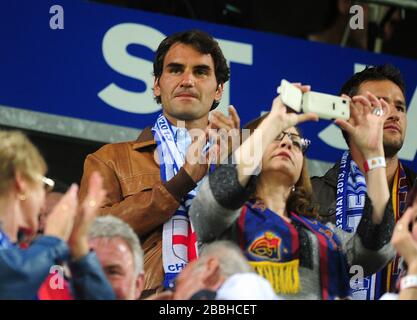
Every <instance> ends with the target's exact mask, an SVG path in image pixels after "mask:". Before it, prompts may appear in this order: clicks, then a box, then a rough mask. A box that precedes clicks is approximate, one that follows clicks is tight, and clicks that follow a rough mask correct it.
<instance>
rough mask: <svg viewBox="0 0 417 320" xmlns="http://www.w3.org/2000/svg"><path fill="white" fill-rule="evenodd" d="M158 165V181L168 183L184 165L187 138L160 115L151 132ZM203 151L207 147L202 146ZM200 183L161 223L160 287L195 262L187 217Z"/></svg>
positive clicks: (184, 132) (194, 239)
mask: <svg viewBox="0 0 417 320" xmlns="http://www.w3.org/2000/svg"><path fill="white" fill-rule="evenodd" d="M152 133H153V135H154V139H155V141H156V143H157V151H158V156H159V161H160V170H161V180H162V181H164V182H165V181H169V180H170V179H172V178H173V177H174V176H175V175H176V174H177V173H178V171H179V170H180V169H181V167H182V166H183V165H184V161H185V156H186V152H187V149H188V147H189V146H190V144H191V137H190V134H189V133H188V131H187V130H186V129H185V128H178V127H175V126H173V125H171V124H170V123H169V121H168V120H167V119H166V118H165V116H164V115H163V114H160V115H159V117H158V119H157V121H156V123H155V125H154V126H153V128H152ZM206 149H207V146H206ZM199 186H200V183H198V184H197V187H196V188H195V189H194V190H191V191H190V192H189V193H188V194H187V195H186V196H185V197H184V198H183V199H181V202H180V206H179V208H178V209H177V211H176V212H175V213H174V215H173V216H172V217H171V219H169V220H168V221H167V222H165V223H164V226H163V232H162V263H163V267H164V272H165V278H164V287H165V288H169V287H170V286H171V284H172V282H173V280H174V279H175V278H176V276H177V275H178V274H179V273H180V272H181V270H182V269H183V268H184V267H185V266H186V264H187V263H188V262H190V261H192V260H194V259H196V258H197V243H196V234H195V231H194V228H193V226H192V224H191V221H190V219H189V217H188V210H189V208H190V206H191V201H192V200H193V199H194V197H195V195H196V192H197V190H198V189H199Z"/></svg>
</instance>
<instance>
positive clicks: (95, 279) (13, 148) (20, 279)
mask: <svg viewBox="0 0 417 320" xmlns="http://www.w3.org/2000/svg"><path fill="white" fill-rule="evenodd" d="M46 170H47V167H46V163H45V161H44V159H43V158H42V156H41V155H40V154H39V152H38V150H37V149H36V147H35V146H34V145H33V144H32V143H31V142H30V141H29V140H28V139H27V138H26V137H25V136H24V135H23V134H22V133H20V132H18V131H0V299H36V298H37V293H38V290H39V288H40V286H41V284H42V283H43V282H44V281H45V280H46V278H47V276H48V275H49V274H50V270H51V267H53V266H54V265H57V264H59V263H61V262H65V261H68V262H69V267H70V269H71V273H72V276H73V278H72V281H71V287H72V290H73V295H74V297H75V298H79V299H113V298H114V294H113V291H112V289H111V287H110V285H109V284H108V283H107V280H106V278H105V276H104V274H103V272H102V270H101V268H100V267H99V263H98V261H97V259H96V257H95V255H94V254H93V253H89V248H88V242H87V233H88V230H89V227H90V225H91V223H92V220H93V219H94V217H95V212H96V208H97V206H98V205H100V203H101V202H102V200H103V198H104V196H105V191H104V190H103V188H102V178H101V177H100V176H99V175H98V174H94V175H93V176H92V177H91V179H90V185H89V193H88V196H87V198H86V200H85V201H84V202H83V203H82V204H81V205H80V206H78V200H77V191H78V188H77V186H76V185H75V184H74V185H72V186H71V188H70V189H69V191H68V192H67V193H66V194H65V195H64V197H63V198H62V199H61V201H59V203H58V204H57V205H56V207H55V208H54V209H53V211H52V212H51V214H50V215H49V216H48V217H47V220H46V226H45V230H44V235H43V236H40V237H38V238H37V239H36V240H35V241H34V242H33V243H32V244H31V245H30V246H29V248H27V249H25V250H22V249H20V248H18V247H17V246H16V245H15V243H16V241H17V234H18V231H19V228H25V229H26V230H29V231H31V232H33V233H35V232H36V231H37V229H38V222H39V213H40V210H41V207H42V206H43V205H44V201H45V193H46V192H47V189H48V188H51V187H52V186H53V181H52V180H50V179H48V178H46V177H45V173H46Z"/></svg>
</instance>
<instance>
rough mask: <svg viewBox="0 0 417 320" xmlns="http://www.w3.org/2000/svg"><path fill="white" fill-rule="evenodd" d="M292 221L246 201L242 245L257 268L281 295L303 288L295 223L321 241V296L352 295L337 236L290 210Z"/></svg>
mask: <svg viewBox="0 0 417 320" xmlns="http://www.w3.org/2000/svg"><path fill="white" fill-rule="evenodd" d="M289 218H290V219H291V223H289V222H287V221H286V220H284V219H283V218H282V217H280V216H279V215H278V214H276V213H274V212H272V211H271V210H270V209H268V208H266V207H264V206H262V205H259V203H252V202H247V203H246V205H245V206H244V207H243V210H242V212H241V215H240V218H239V221H238V224H239V226H238V229H239V238H240V246H241V248H242V250H243V252H244V253H245V256H246V258H247V259H248V260H249V261H250V263H251V265H252V266H253V267H254V268H255V270H256V271H257V272H258V273H259V274H261V275H262V276H264V277H265V278H266V279H267V280H268V281H269V282H270V283H271V285H272V287H273V288H274V290H275V291H276V292H277V293H278V294H279V293H283V294H296V293H298V292H299V290H300V285H299V282H300V279H299V251H300V241H299V234H298V231H297V229H296V228H295V227H294V224H298V225H299V226H302V227H303V228H305V229H306V230H308V231H309V232H311V233H313V234H314V235H315V236H316V237H317V240H318V244H319V247H318V250H319V256H320V270H319V272H320V281H321V293H322V299H324V300H327V299H335V298H345V297H348V296H350V287H349V273H348V264H347V259H346V256H345V254H344V253H343V251H342V250H341V243H340V240H339V239H338V237H337V236H336V235H335V234H334V233H333V232H332V231H331V229H329V228H328V227H326V226H325V225H323V224H321V223H319V222H318V221H316V220H313V219H308V218H305V217H302V216H298V215H296V214H295V213H291V214H290V217H289Z"/></svg>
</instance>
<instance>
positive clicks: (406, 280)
mask: <svg viewBox="0 0 417 320" xmlns="http://www.w3.org/2000/svg"><path fill="white" fill-rule="evenodd" d="M400 288H401V290H404V289H408V288H416V289H417V274H410V275H408V276H405V277H403V278H402V279H401V282H400Z"/></svg>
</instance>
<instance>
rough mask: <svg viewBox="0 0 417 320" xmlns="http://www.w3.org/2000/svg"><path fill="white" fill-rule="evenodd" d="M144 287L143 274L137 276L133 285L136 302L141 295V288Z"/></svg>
mask: <svg viewBox="0 0 417 320" xmlns="http://www.w3.org/2000/svg"><path fill="white" fill-rule="evenodd" d="M144 286H145V275H144V274H143V273H141V274H139V275H138V276H137V278H136V283H135V299H136V300H138V299H139V298H140V295H141V294H142V291H143V287H144Z"/></svg>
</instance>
